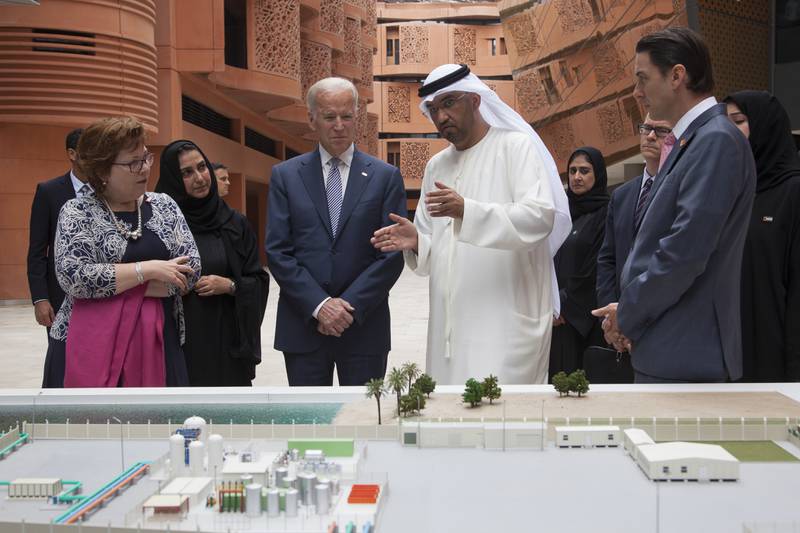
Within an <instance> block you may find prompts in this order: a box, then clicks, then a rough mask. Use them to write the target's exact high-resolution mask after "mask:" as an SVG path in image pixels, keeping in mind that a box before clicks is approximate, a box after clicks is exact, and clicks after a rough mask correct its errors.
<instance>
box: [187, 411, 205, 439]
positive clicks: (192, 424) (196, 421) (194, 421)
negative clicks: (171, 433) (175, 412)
mask: <svg viewBox="0 0 800 533" xmlns="http://www.w3.org/2000/svg"><path fill="white" fill-rule="evenodd" d="M183 427H184V428H186V429H197V430H199V431H200V437H199V438H200V440H201V441H202V442H205V441H206V439H208V434H207V432H206V421H205V420H204V419H203V418H201V417H199V416H190V417H189V418H187V419H186V420H184V422H183Z"/></svg>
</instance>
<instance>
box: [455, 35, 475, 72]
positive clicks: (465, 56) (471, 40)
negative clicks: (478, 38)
mask: <svg viewBox="0 0 800 533" xmlns="http://www.w3.org/2000/svg"><path fill="white" fill-rule="evenodd" d="M475 35H476V34H475V30H474V29H472V28H455V29H454V30H453V49H454V50H453V55H454V58H455V60H456V63H461V64H464V65H474V64H475V62H476V61H475V45H476V43H475Z"/></svg>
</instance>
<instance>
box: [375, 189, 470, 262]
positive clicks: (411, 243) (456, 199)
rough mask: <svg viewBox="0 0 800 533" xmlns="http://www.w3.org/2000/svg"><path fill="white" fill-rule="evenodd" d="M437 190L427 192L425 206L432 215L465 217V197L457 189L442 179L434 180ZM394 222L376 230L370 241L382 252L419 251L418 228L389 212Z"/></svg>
mask: <svg viewBox="0 0 800 533" xmlns="http://www.w3.org/2000/svg"><path fill="white" fill-rule="evenodd" d="M434 185H435V186H436V189H437V190H433V191H430V192H429V193H427V194H425V208H426V209H427V210H428V214H429V215H430V216H432V217H451V218H459V219H460V218H463V217H464V198H463V197H462V196H461V195H460V194H458V193H457V192H456V191H455V189H451V188H450V187H448V186H446V185H445V184H444V183H442V182H440V181H436V182H434ZM389 220H391V221H392V222H394V224H392V225H391V226H386V227H385V228H381V229H379V230H378V231H376V232H375V233H374V234H373V236H372V239H370V242H371V243H372V245H373V246H374V247H375V248H377V249H378V250H380V251H381V252H397V251H402V250H411V251H413V252H415V253H416V252H417V246H418V239H417V228H416V227H415V226H414V224H413V223H412V222H411V221H410V220H408V219H407V218H404V217H401V216H400V215H396V214H394V213H391V214H389Z"/></svg>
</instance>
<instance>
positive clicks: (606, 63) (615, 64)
mask: <svg viewBox="0 0 800 533" xmlns="http://www.w3.org/2000/svg"><path fill="white" fill-rule="evenodd" d="M624 67H625V62H624V61H623V60H622V54H621V53H620V51H619V50H618V49H617V46H616V44H615V43H614V42H613V41H606V42H604V43H602V44H600V45H599V46H597V47H596V48H595V50H594V79H595V83H596V84H597V86H598V87H603V86H605V85H606V84H607V83H609V82H611V81H613V80H615V79H617V78H618V77H619V76H620V75H621V74H623V72H622V71H623V69H624Z"/></svg>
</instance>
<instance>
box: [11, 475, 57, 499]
mask: <svg viewBox="0 0 800 533" xmlns="http://www.w3.org/2000/svg"><path fill="white" fill-rule="evenodd" d="M62 490H64V488H63V485H62V483H61V480H60V479H59V478H20V479H15V480H14V481H12V482H11V483H9V485H8V497H9V498H48V497H50V496H55V495H57V494H59V493H60V492H61V491H62Z"/></svg>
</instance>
